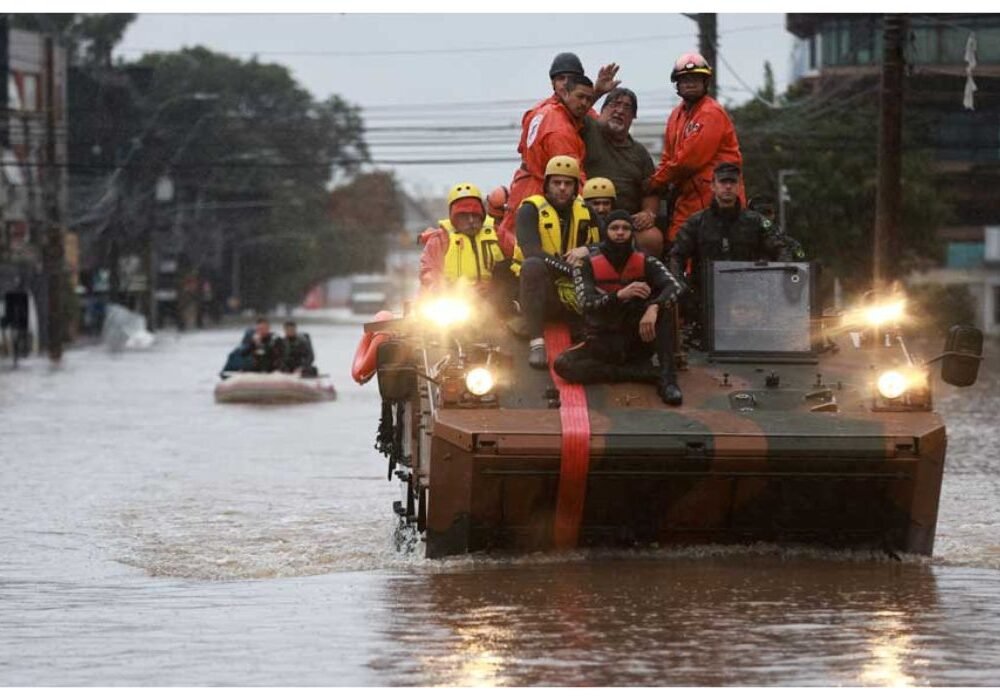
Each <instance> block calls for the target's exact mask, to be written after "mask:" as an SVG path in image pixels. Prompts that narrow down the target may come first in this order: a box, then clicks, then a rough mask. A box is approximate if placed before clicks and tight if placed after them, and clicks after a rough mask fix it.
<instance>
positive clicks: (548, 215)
mask: <svg viewBox="0 0 1000 700" xmlns="http://www.w3.org/2000/svg"><path fill="white" fill-rule="evenodd" d="M544 187H545V193H544V194H538V195H532V196H530V197H528V198H526V199H525V200H524V201H523V202H522V203H521V206H520V208H519V209H518V212H517V248H516V249H515V251H514V260H515V262H514V265H513V268H514V271H515V274H517V275H519V276H520V282H521V310H522V312H523V313H524V326H525V328H524V335H526V336H527V337H528V338H529V343H530V345H529V349H528V364H530V365H531V366H532V367H534V368H536V369H544V368H546V367H547V366H548V361H547V356H546V351H545V339H544V337H543V336H542V329H543V326H544V323H545V321H546V320H556V319H561V320H566V321H569V322H570V323H571V324H578V323H579V319H580V311H579V307H578V306H577V300H576V293H575V291H574V290H573V281H572V274H573V268H574V267H577V266H578V265H579V264H580V262H581V261H582V260H583V259H584V258H585V257H587V254H588V253H589V250H588V246H592V245H596V244H597V243H599V242H600V233H599V230H598V225H597V222H596V221H594V219H593V218H592V215H591V211H590V209H588V208H587V205H586V203H585V202H584V201H583V198H582V197H580V196H579V191H580V164H579V163H578V162H577V160H576V159H575V158H571V157H570V156H555V157H554V158H551V159H550V160H549V162H548V165H546V167H545V185H544Z"/></svg>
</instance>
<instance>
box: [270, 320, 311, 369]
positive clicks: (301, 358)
mask: <svg viewBox="0 0 1000 700" xmlns="http://www.w3.org/2000/svg"><path fill="white" fill-rule="evenodd" d="M283 327H284V331H285V337H283V338H278V339H277V340H276V341H275V343H276V345H277V347H278V353H279V356H280V357H281V371H282V372H297V373H298V374H299V375H301V376H303V377H315V376H316V375H317V371H316V367H314V366H313V362H315V361H316V356H315V354H314V353H313V347H312V339H311V338H310V337H309V334H308V333H299V328H298V325H296V323H295V321H285V324H284V326H283Z"/></svg>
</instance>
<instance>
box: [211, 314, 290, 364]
mask: <svg viewBox="0 0 1000 700" xmlns="http://www.w3.org/2000/svg"><path fill="white" fill-rule="evenodd" d="M275 341H276V338H275V337H274V334H273V333H271V324H270V323H269V322H268V320H267V319H266V318H264V317H263V316H261V317H259V318H258V319H257V322H256V323H255V324H254V326H253V328H248V329H247V330H246V331H245V332H244V333H243V339H242V340H241V341H240V344H239V346H238V347H237V348H236V349H235V350H233V351H232V352H231V353H229V358H228V359H227V360H226V366H225V367H223V368H222V371H223V373H225V372H274V371H275V370H277V369H279V368H280V367H281V355H280V354H279V350H278V347H277V344H276V342H275Z"/></svg>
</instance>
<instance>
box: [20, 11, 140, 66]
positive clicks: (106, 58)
mask: <svg viewBox="0 0 1000 700" xmlns="http://www.w3.org/2000/svg"><path fill="white" fill-rule="evenodd" d="M11 17H12V22H13V26H14V27H16V28H18V29H26V30H29V31H33V32H42V33H51V34H55V35H57V36H58V37H59V40H60V42H61V43H62V44H63V46H65V47H66V48H67V49H68V51H69V56H70V62H71V63H72V64H73V65H89V66H101V67H110V66H111V50H112V49H113V48H114V47H115V46H116V45H117V44H118V42H119V41H121V39H122V36H124V34H125V30H126V29H127V28H128V25H130V24H132V22H134V21H135V18H136V15H135V14H130V13H124V12H120V13H115V14H74V13H59V14H43V13H31V14H27V13H25V14H13V15H11Z"/></svg>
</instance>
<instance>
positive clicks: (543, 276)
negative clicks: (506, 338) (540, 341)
mask: <svg viewBox="0 0 1000 700" xmlns="http://www.w3.org/2000/svg"><path fill="white" fill-rule="evenodd" d="M521 313H523V314H524V320H525V322H526V326H527V328H526V330H527V333H528V337H529V338H541V337H542V330H543V328H544V326H545V322H546V321H557V320H561V321H567V322H569V323H570V326H571V330H575V329H577V327H578V326H579V322H580V317H579V316H578V315H577V314H575V313H573V312H572V311H571V310H570V309H567V308H566V307H565V306H564V305H563V303H562V302H561V301H560V300H559V295H558V294H557V293H556V283H555V273H553V272H552V270H550V269H549V267H548V266H547V265H546V264H545V261H544V260H542V259H541V258H528V259H527V260H525V261H524V262H523V263H522V264H521Z"/></svg>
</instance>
